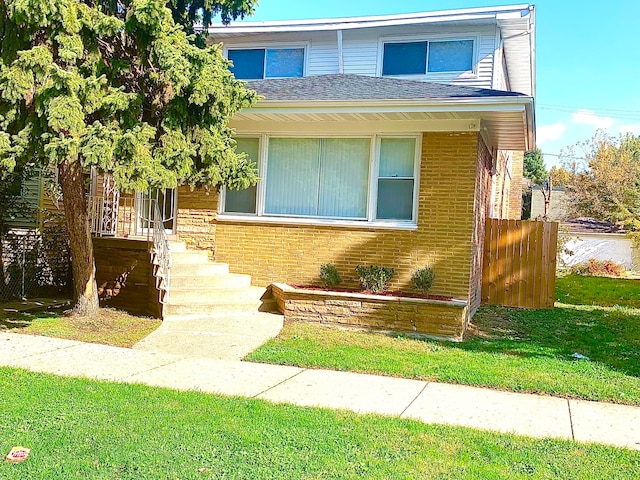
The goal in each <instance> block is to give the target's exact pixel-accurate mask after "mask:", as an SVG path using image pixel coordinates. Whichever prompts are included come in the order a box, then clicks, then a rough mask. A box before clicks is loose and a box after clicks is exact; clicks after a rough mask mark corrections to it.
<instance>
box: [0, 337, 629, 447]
mask: <svg viewBox="0 0 640 480" xmlns="http://www.w3.org/2000/svg"><path fill="white" fill-rule="evenodd" d="M0 366H10V367H17V368H24V369H28V370H32V371H37V372H46V373H52V374H56V375H64V376H74V377H88V378H92V379H98V380H110V381H117V382H129V383H141V384H146V385H153V386H159V387H167V388H172V389H177V390H197V391H201V392H206V393H215V394H223V395H237V396H244V397H251V398H259V399H264V400H268V401H272V402H284V403H291V404H294V405H300V406H318V407H326V408H334V409H345V410H351V411H354V412H358V413H377V414H382V415H391V416H397V417H402V418H413V419H416V420H420V421H423V422H425V423H442V424H449V425H461V426H466V427H473V428H479V429H483V430H492V431H498V432H507V433H515V434H520V435H527V436H532V437H552V438H563V439H573V440H577V441H584V442H595V443H602V444H608V445H615V446H618V447H625V448H631V449H636V450H640V407H630V406H622V405H614V404H608V403H598V402H587V401H582V400H566V399H562V398H555V397H548V396H540V395H524V394H518V393H509V392H501V391H495V390H489V389H482V388H475V387H467V386H461V385H449V384H442V383H432V382H423V381H417V380H407V379H401V378H391V377H381V376H375V375H363V374H357V373H345V372H334V371H327V370H309V369H303V368H296V367H286V366H278V365H264V364H255V363H247V362H239V361H231V360H216V359H211V358H199V357H194V356H182V355H174V354H169V353H158V352H152V351H147V350H134V349H126V348H117V347H110V346H105V345H95V344H88V343H81V342H75V341H70V340H60V339H54V338H48V337H37V336H31V335H22V334H18V333H2V332H0Z"/></svg>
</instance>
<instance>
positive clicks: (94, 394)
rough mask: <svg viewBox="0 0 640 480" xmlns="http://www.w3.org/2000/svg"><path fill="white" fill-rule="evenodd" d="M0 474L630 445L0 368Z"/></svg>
mask: <svg viewBox="0 0 640 480" xmlns="http://www.w3.org/2000/svg"><path fill="white" fill-rule="evenodd" d="M0 391H2V392H3V394H2V396H0V451H1V452H8V451H9V450H10V448H11V447H13V446H16V445H21V446H24V447H27V448H31V455H30V457H29V458H28V459H27V460H26V462H24V463H22V464H10V463H7V462H0V478H2V479H6V480H13V479H15V480H18V479H20V480H22V479H26V478H32V479H39V478H91V479H132V480H133V479H136V480H139V479H154V480H156V479H169V478H180V479H203V478H205V479H206V478H211V479H295V480H299V479H385V480H386V479H415V478H420V479H431V478H455V479H485V478H495V479H499V478H505V479H525V478H526V479H528V478H549V479H551V478H553V479H557V478H559V479H562V478H566V479H573V478H589V479H614V478H615V479H620V480H625V479H636V478H638V474H639V473H640V452H635V451H631V450H622V449H616V448H613V447H605V446H598V445H587V444H579V443H574V442H568V441H560V440H533V439H528V438H524V437H516V436H512V435H502V434H495V433H488V432H480V431H476V430H471V429H466V428H459V427H444V426H431V425H424V424H422V423H420V422H416V421H410V420H400V419H395V418H388V417H380V416H374V415H357V414H353V413H347V412H336V411H331V410H325V409H318V408H301V407H294V406H289V405H274V404H271V403H268V402H264V401H260V400H251V399H238V398H225V397H220V396H215V395H206V394H202V393H197V392H175V391H171V390H165V389H159V388H149V387H144V386H140V385H126V384H114V383H105V382H96V381H90V380H81V379H70V378H63V377H55V376H51V375H44V374H35V373H29V372H25V371H22V370H14V369H8V368H0Z"/></svg>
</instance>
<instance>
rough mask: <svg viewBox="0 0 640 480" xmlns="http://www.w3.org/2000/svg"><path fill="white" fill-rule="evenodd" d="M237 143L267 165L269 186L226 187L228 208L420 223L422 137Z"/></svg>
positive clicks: (230, 210) (245, 140) (262, 174)
mask: <svg viewBox="0 0 640 480" xmlns="http://www.w3.org/2000/svg"><path fill="white" fill-rule="evenodd" d="M237 142H238V145H237V150H238V151H241V152H245V153H246V154H247V155H248V156H249V158H251V159H252V160H253V161H255V162H256V163H257V164H258V165H260V177H261V182H262V183H261V184H259V185H258V186H254V187H250V188H248V189H246V190H241V191H231V190H227V191H226V193H225V195H224V201H223V212H224V213H227V214H243V215H256V216H260V217H298V218H311V219H313V218H317V219H342V220H354V221H363V222H376V221H380V222H389V221H399V222H415V191H416V183H417V182H416V169H417V158H418V155H417V153H418V152H417V148H418V145H419V142H418V137H416V136H394V137H392V136H376V137H373V138H372V137H357V138H312V137H300V138H291V137H275V136H274V137H269V136H264V137H261V138H259V137H240V138H238V139H237ZM263 145H264V146H266V148H262V146H263Z"/></svg>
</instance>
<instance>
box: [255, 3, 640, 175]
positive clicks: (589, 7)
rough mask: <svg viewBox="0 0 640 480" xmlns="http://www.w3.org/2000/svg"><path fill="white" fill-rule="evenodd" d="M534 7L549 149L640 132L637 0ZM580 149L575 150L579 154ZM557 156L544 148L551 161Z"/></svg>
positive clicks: (366, 7) (303, 6) (540, 114)
mask: <svg viewBox="0 0 640 480" xmlns="http://www.w3.org/2000/svg"><path fill="white" fill-rule="evenodd" d="M520 3H526V2H518V1H507V2H505V1H499V0H486V1H471V0H466V1H438V0H436V1H434V0H320V1H313V0H304V1H301V0H260V4H259V5H258V8H257V9H256V13H255V15H254V16H253V17H251V18H250V19H248V20H249V21H269V20H292V19H304V18H325V17H343V16H359V15H384V14H393V13H410V12H423V11H433V10H449V9H458V8H474V7H487V6H496V5H513V4H520ZM532 3H534V4H535V6H536V23H537V26H536V35H537V41H536V50H537V52H536V60H537V62H536V68H537V92H536V105H537V107H536V123H537V139H538V146H539V147H540V148H541V150H542V151H543V152H544V153H547V154H558V153H560V150H561V149H563V148H565V147H567V146H568V145H571V144H574V143H576V142H577V141H580V140H586V139H588V138H590V137H591V135H593V133H594V132H595V130H596V128H605V129H607V131H608V132H609V133H611V134H613V135H617V134H618V133H620V132H624V131H630V132H632V133H634V134H636V135H640V56H639V54H638V51H639V50H640V25H639V24H638V19H639V18H640V1H638V0H609V1H601V0H600V1H597V2H596V1H594V0H591V1H589V0H586V1H584V0H583V1H574V0H540V1H538V2H532ZM580 153H581V152H580V151H579V150H578V151H576V154H580ZM557 161H558V159H557V157H554V156H552V155H545V162H546V164H547V166H548V167H550V166H551V165H554V164H556V163H557Z"/></svg>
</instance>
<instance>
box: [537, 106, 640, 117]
mask: <svg viewBox="0 0 640 480" xmlns="http://www.w3.org/2000/svg"><path fill="white" fill-rule="evenodd" d="M537 108H539V109H540V110H552V111H556V112H564V113H578V114H581V115H590V116H593V117H598V116H607V117H614V118H618V119H622V120H640V112H638V111H637V110H617V109H591V108H589V109H587V108H584V107H569V106H562V105H544V104H538V105H537Z"/></svg>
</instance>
